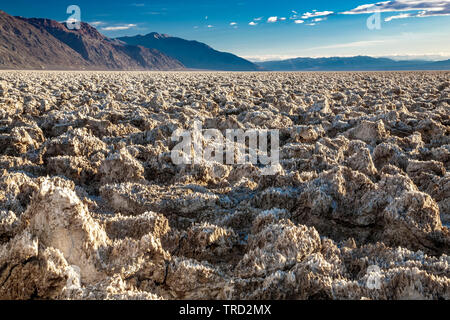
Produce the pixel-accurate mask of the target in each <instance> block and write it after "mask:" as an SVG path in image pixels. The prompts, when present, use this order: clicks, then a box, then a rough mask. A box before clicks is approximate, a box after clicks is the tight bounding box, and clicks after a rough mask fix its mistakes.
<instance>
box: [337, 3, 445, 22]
mask: <svg viewBox="0 0 450 320" xmlns="http://www.w3.org/2000/svg"><path fill="white" fill-rule="evenodd" d="M411 11H415V12H412V13H405V14H399V15H394V16H392V17H388V18H386V19H385V21H391V20H394V19H404V18H414V17H419V18H422V17H432V16H448V15H450V0H393V1H384V2H377V3H373V4H364V5H361V6H358V7H356V8H354V9H352V10H349V11H345V12H342V14H365V13H375V12H411Z"/></svg>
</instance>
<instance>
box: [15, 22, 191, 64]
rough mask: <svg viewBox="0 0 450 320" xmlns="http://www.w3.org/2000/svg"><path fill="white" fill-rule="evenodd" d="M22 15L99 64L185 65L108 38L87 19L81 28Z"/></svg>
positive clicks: (85, 57)
mask: <svg viewBox="0 0 450 320" xmlns="http://www.w3.org/2000/svg"><path fill="white" fill-rule="evenodd" d="M22 19H23V20H24V21H26V22H28V23H30V24H32V25H33V26H35V27H36V28H39V29H44V30H46V31H47V32H49V33H50V34H51V35H53V36H54V37H55V38H57V39H58V40H60V41H61V42H63V43H65V44H66V45H68V46H69V47H71V48H72V49H73V50H75V51H76V52H78V53H79V54H80V55H81V56H82V57H83V58H84V59H85V60H87V61H88V62H89V63H90V64H91V65H93V66H96V67H106V68H107V69H113V70H115V69H117V70H136V69H151V70H168V69H181V68H183V66H182V64H181V63H179V62H178V61H176V60H175V59H173V58H170V57H168V56H166V55H165V54H163V53H161V52H159V51H158V50H154V49H147V48H144V47H142V46H132V45H128V44H126V43H124V42H121V41H117V40H112V39H109V38H107V37H105V36H104V35H102V34H100V33H99V32H98V31H97V30H96V29H95V28H94V27H92V26H90V25H89V24H87V23H81V29H80V30H69V29H68V28H67V27H66V26H65V24H62V23H59V22H57V21H53V20H49V19H36V18H33V19H25V18H22Z"/></svg>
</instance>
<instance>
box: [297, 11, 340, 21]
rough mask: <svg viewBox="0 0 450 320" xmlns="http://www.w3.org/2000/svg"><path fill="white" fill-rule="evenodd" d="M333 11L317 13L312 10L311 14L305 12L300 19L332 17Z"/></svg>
mask: <svg viewBox="0 0 450 320" xmlns="http://www.w3.org/2000/svg"><path fill="white" fill-rule="evenodd" d="M333 13H334V12H333V11H317V10H313V12H306V13H304V14H303V16H302V19H309V18H316V17H326V16H329V15H332V14H333Z"/></svg>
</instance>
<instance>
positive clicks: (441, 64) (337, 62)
mask: <svg viewBox="0 0 450 320" xmlns="http://www.w3.org/2000/svg"><path fill="white" fill-rule="evenodd" d="M258 65H259V66H261V67H262V68H264V69H265V70H268V71H401V70H450V60H445V61H438V62H432V61H424V60H409V61H396V60H392V59H388V58H373V57H367V56H357V57H332V58H296V59H288V60H281V61H266V62H260V63H258Z"/></svg>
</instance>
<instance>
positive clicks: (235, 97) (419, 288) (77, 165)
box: [0, 71, 450, 299]
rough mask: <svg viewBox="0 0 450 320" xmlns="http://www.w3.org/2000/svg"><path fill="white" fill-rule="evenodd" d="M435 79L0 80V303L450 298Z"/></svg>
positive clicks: (443, 139)
mask: <svg viewBox="0 0 450 320" xmlns="http://www.w3.org/2000/svg"><path fill="white" fill-rule="evenodd" d="M449 76H450V72H373V73H359V72H354V73H331V72H330V73H267V72H261V73H225V72H223V73H217V72H56V71H54V72H47V71H42V72H38V71H36V72H26V71H8V72H6V71H5V72H0V284H1V286H0V298H2V299H18V298H21V299H29V298H31V297H34V298H44V299H55V298H59V299H106V298H108V299H361V298H370V299H405V298H431V299H438V298H444V299H450V267H449V264H450V257H449V256H448V254H449V253H450V233H449V230H448V228H447V227H445V226H443V224H446V225H448V224H449V223H450V173H449V170H450V136H449V133H450V108H449V104H450V81H449V79H450V77H449ZM196 121H197V122H199V123H201V125H202V130H211V129H217V130H216V131H218V132H220V133H223V136H224V137H226V134H225V132H226V131H227V130H230V129H241V130H242V131H244V132H249V130H256V131H264V130H274V131H277V132H278V133H279V163H278V164H277V166H275V167H274V168H275V170H274V171H273V172H272V173H271V174H265V173H264V172H266V171H265V169H267V168H265V167H264V165H262V164H261V163H243V164H238V163H235V164H227V163H226V162H225V161H224V162H221V161H205V160H204V158H201V159H200V161H197V163H190V164H189V163H185V164H175V163H174V162H173V157H172V156H173V154H172V152H173V149H174V147H175V146H176V144H177V142H178V141H174V140H173V139H172V138H173V136H174V133H175V132H191V130H192V128H193V125H194V123H195V122H196ZM224 143H225V144H229V143H231V142H230V141H227V140H226V138H225V141H224ZM200 144H201V145H202V148H203V149H202V150H204V148H205V147H207V146H211V145H212V142H211V141H207V140H206V138H205V136H204V135H202V136H201V141H200Z"/></svg>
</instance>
